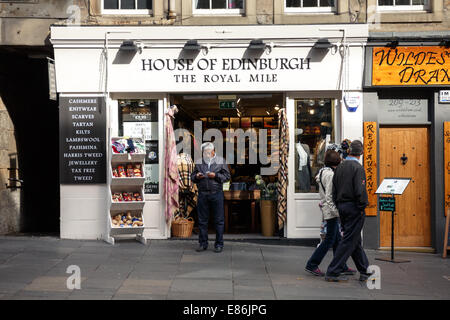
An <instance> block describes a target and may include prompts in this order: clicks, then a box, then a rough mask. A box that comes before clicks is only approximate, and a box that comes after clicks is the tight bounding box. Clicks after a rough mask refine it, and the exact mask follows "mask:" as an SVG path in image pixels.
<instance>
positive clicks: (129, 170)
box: [127, 164, 134, 178]
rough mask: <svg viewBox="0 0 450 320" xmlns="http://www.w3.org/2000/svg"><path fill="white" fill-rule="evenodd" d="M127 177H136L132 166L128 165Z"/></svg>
mask: <svg viewBox="0 0 450 320" xmlns="http://www.w3.org/2000/svg"><path fill="white" fill-rule="evenodd" d="M127 177H128V178H133V177H134V169H133V165H132V164H127Z"/></svg>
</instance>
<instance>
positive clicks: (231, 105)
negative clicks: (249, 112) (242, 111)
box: [219, 100, 236, 109]
mask: <svg viewBox="0 0 450 320" xmlns="http://www.w3.org/2000/svg"><path fill="white" fill-rule="evenodd" d="M219 109H236V101H234V100H222V101H219Z"/></svg>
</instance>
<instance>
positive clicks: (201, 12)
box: [192, 0, 248, 16]
mask: <svg viewBox="0 0 450 320" xmlns="http://www.w3.org/2000/svg"><path fill="white" fill-rule="evenodd" d="M226 1H227V3H228V1H229V0H226ZM247 1H248V0H242V4H243V6H242V9H196V8H195V2H196V0H192V14H193V15H196V16H241V15H243V14H245V8H246V2H247ZM210 4H211V0H210Z"/></svg>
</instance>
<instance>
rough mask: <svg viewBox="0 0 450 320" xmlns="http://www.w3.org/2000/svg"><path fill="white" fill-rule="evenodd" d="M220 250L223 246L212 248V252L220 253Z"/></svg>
mask: <svg viewBox="0 0 450 320" xmlns="http://www.w3.org/2000/svg"><path fill="white" fill-rule="evenodd" d="M222 250H223V247H215V248H214V252H215V253H221V252H222Z"/></svg>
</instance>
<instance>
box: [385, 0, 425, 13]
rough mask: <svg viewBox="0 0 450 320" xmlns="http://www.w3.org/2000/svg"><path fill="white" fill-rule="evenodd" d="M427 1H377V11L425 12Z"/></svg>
mask: <svg viewBox="0 0 450 320" xmlns="http://www.w3.org/2000/svg"><path fill="white" fill-rule="evenodd" d="M427 9H428V0H378V10H379V11H397V10H401V11H415V10H427Z"/></svg>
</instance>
